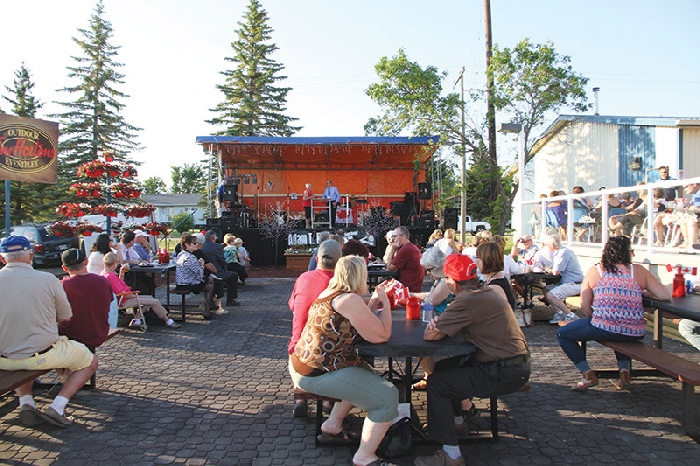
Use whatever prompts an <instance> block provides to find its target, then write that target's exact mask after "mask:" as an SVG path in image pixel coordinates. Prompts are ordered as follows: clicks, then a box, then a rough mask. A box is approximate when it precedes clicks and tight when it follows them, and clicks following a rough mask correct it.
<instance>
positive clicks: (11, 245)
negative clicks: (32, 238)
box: [0, 235, 32, 252]
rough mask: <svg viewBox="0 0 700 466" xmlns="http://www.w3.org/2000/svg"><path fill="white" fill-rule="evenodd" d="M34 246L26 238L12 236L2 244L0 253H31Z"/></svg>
mask: <svg viewBox="0 0 700 466" xmlns="http://www.w3.org/2000/svg"><path fill="white" fill-rule="evenodd" d="M31 249H32V245H31V243H30V242H29V240H28V239H27V238H25V237H24V236H14V235H10V236H8V237H7V238H5V239H4V240H2V243H0V252H17V251H30V250H31Z"/></svg>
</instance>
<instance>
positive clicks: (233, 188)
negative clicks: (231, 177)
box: [222, 184, 238, 204]
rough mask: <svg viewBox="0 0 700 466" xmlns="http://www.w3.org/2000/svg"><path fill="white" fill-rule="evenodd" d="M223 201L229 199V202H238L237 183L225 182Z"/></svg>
mask: <svg viewBox="0 0 700 466" xmlns="http://www.w3.org/2000/svg"><path fill="white" fill-rule="evenodd" d="M222 197H223V201H224V202H226V201H229V202H230V203H231V204H238V185H237V184H225V185H224V194H223V196H222Z"/></svg>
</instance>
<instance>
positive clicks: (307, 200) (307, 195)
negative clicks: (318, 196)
mask: <svg viewBox="0 0 700 466" xmlns="http://www.w3.org/2000/svg"><path fill="white" fill-rule="evenodd" d="M313 197H314V193H313V192H312V191H311V183H306V189H305V190H304V194H303V196H302V200H303V204H302V205H303V206H304V217H305V218H306V228H311V199H312V198H313Z"/></svg>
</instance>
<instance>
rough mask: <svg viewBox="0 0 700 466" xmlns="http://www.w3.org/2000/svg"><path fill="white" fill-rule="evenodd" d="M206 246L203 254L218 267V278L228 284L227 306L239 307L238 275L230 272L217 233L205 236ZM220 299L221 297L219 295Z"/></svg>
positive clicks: (213, 232)
mask: <svg viewBox="0 0 700 466" xmlns="http://www.w3.org/2000/svg"><path fill="white" fill-rule="evenodd" d="M204 238H205V241H204V245H203V246H202V252H203V253H204V255H205V256H206V257H207V259H208V260H209V261H210V262H211V263H212V264H213V265H214V267H216V276H217V277H218V278H220V279H221V280H223V281H224V282H225V283H226V286H227V288H228V291H227V293H226V306H239V305H240V303H239V302H238V301H236V298H237V297H238V274H237V273H236V272H232V271H231V270H228V268H227V267H226V259H225V258H224V247H223V245H221V244H219V243H217V242H216V231H214V230H208V231H207V232H206V233H205V234H204ZM217 297H218V298H221V296H219V295H217Z"/></svg>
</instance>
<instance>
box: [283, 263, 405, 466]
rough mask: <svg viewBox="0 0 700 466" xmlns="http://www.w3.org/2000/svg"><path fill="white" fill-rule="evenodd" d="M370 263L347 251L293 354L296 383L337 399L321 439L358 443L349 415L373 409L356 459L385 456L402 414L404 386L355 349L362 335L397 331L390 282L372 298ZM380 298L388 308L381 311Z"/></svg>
mask: <svg viewBox="0 0 700 466" xmlns="http://www.w3.org/2000/svg"><path fill="white" fill-rule="evenodd" d="M366 291H367V266H366V265H365V261H364V260H363V259H362V258H361V257H357V256H346V257H343V258H341V259H340V260H339V261H338V263H337V264H336V266H335V273H334V275H333V278H332V279H331V281H330V282H329V284H328V288H326V289H325V290H324V291H323V292H321V294H320V295H319V297H318V299H317V300H316V301H315V302H314V303H313V305H312V306H311V308H310V309H309V318H308V321H307V323H306V326H305V327H304V330H303V331H302V334H301V338H300V340H299V342H298V343H297V345H296V347H295V348H294V352H293V353H292V354H291V356H290V366H289V373H290V375H291V377H292V380H293V381H294V385H295V386H297V387H298V388H301V389H302V390H306V391H307V392H310V393H316V394H318V395H325V396H331V397H333V398H338V399H341V400H343V401H341V402H339V403H336V404H335V405H334V406H333V409H332V410H331V414H330V416H329V417H328V419H327V420H326V422H324V423H323V425H322V426H321V431H322V432H323V433H322V434H321V438H320V439H319V440H321V442H324V441H328V442H332V443H352V442H353V441H354V440H355V439H354V438H353V437H354V436H353V435H352V434H350V433H348V432H345V431H344V430H343V419H345V417H346V416H347V415H348V413H349V412H350V410H351V409H352V407H353V406H357V407H359V408H361V409H365V410H367V411H368V413H367V417H366V418H365V421H364V425H363V428H362V436H361V439H360V447H359V449H358V450H357V452H356V453H355V455H354V456H353V464H355V465H367V464H371V463H374V462H380V460H379V458H378V457H377V454H376V450H377V447H378V446H379V443H380V442H381V441H382V439H383V438H384V434H385V433H386V431H387V430H388V429H389V427H390V426H391V423H392V421H393V419H394V418H396V417H397V416H398V401H399V392H398V390H397V389H396V387H395V386H394V385H393V384H392V383H391V382H389V381H387V380H385V379H384V378H382V377H380V376H379V375H377V374H375V373H374V372H372V370H371V368H370V367H369V366H368V365H367V363H365V362H364V361H363V359H362V358H361V357H360V355H359V354H358V353H357V351H356V350H355V344H356V343H357V342H358V341H361V340H363V339H364V340H367V341H369V342H371V343H383V342H385V341H387V340H388V339H389V337H390V336H391V312H390V311H389V309H390V304H389V298H388V297H387V295H386V289H385V286H384V285H382V284H380V285H378V286H377V288H376V290H375V294H374V295H373V296H372V298H371V299H370V300H369V302H368V303H367V304H365V301H364V300H363V299H362V295H363V294H364V293H365V292H366ZM379 304H381V305H382V307H383V309H386V311H382V312H379V313H377V309H378V306H379Z"/></svg>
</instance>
